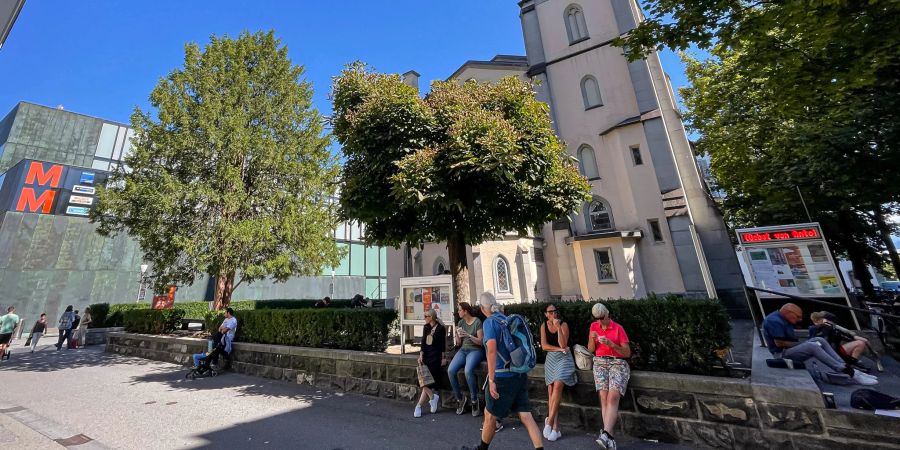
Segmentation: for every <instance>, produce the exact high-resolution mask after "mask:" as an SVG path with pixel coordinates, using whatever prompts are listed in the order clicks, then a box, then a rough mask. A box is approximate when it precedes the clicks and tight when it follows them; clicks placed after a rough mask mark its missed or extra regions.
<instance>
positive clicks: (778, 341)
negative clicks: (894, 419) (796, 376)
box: [763, 303, 878, 385]
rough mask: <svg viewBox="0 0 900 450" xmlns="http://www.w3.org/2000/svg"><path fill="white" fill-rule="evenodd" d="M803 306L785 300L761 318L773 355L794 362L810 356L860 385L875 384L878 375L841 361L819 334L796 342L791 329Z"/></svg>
mask: <svg viewBox="0 0 900 450" xmlns="http://www.w3.org/2000/svg"><path fill="white" fill-rule="evenodd" d="M802 318H803V310H802V309H800V307H799V306H797V305H795V304H793V303H786V304H785V305H784V306H782V307H781V309H779V310H778V311H773V312H772V313H771V314H769V315H768V316H766V320H764V321H763V330H764V331H765V340H766V346H767V347H768V348H769V351H770V352H772V355H773V356H775V357H776V358H784V359H788V360H791V361H794V362H800V363H805V362H806V361H810V360H814V361H817V362H819V363H821V364H822V365H824V366H826V367H828V368H830V369H831V370H833V371H834V372H840V373H845V374H847V375H848V376H850V377H851V379H852V380H853V381H854V382H856V383H858V384H862V385H874V384H878V379H877V378H876V377H874V376H872V375H868V374H865V373H863V372H860V371H858V370H854V369H853V368H852V367H850V366H849V365H847V364H846V363H844V361H843V360H842V359H841V357H840V356H838V354H837V353H835V351H834V350H833V349H832V348H831V346H830V345H828V342H827V341H826V340H825V339H822V338H821V337H815V338H812V339H809V340H807V341H806V342H799V340H798V339H797V336H796V334H795V333H794V325H796V324H798V323H800V321H801V320H802Z"/></svg>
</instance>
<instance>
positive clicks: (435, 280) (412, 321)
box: [398, 275, 456, 353]
mask: <svg viewBox="0 0 900 450" xmlns="http://www.w3.org/2000/svg"><path fill="white" fill-rule="evenodd" d="M453 294H454V292H453V278H452V277H451V276H450V275H436V276H432V277H410V278H401V279H400V295H401V297H400V299H399V300H400V301H399V302H398V304H399V308H400V330H401V343H402V347H401V351H402V352H403V353H405V352H406V349H405V345H406V336H407V332H413V328H412V327H420V326H422V325H425V311H427V310H429V309H433V310H435V311H436V312H437V313H438V317H440V318H441V321H442V322H444V325H446V326H447V327H448V328H451V329H452V328H453V313H454V312H456V302H455V300H454V295H453Z"/></svg>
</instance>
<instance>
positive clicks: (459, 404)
mask: <svg viewBox="0 0 900 450" xmlns="http://www.w3.org/2000/svg"><path fill="white" fill-rule="evenodd" d="M464 412H466V396H465V394H463V396H462V398H460V399H457V400H456V415H457V416H461V415H462V413H464Z"/></svg>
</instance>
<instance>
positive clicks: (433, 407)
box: [428, 393, 441, 414]
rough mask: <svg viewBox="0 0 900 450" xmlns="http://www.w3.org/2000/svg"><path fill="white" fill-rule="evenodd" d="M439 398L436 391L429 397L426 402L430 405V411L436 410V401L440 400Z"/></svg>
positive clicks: (434, 411)
mask: <svg viewBox="0 0 900 450" xmlns="http://www.w3.org/2000/svg"><path fill="white" fill-rule="evenodd" d="M440 399H441V396H440V395H437V393H435V394H434V397H431V400H429V401H428V403H429V404H430V405H431V413H432V414H434V413H436V412H437V409H438V404H439V403H438V401H440Z"/></svg>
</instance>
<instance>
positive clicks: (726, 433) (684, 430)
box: [678, 420, 734, 449]
mask: <svg viewBox="0 0 900 450" xmlns="http://www.w3.org/2000/svg"><path fill="white" fill-rule="evenodd" d="M678 429H679V430H680V431H681V441H682V442H689V443H692V444H695V445H696V446H698V447H709V448H722V449H731V448H733V447H734V437H733V436H732V434H731V428H730V427H726V426H722V425H719V424H711V423H703V422H694V421H688V420H682V421H679V422H678Z"/></svg>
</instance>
